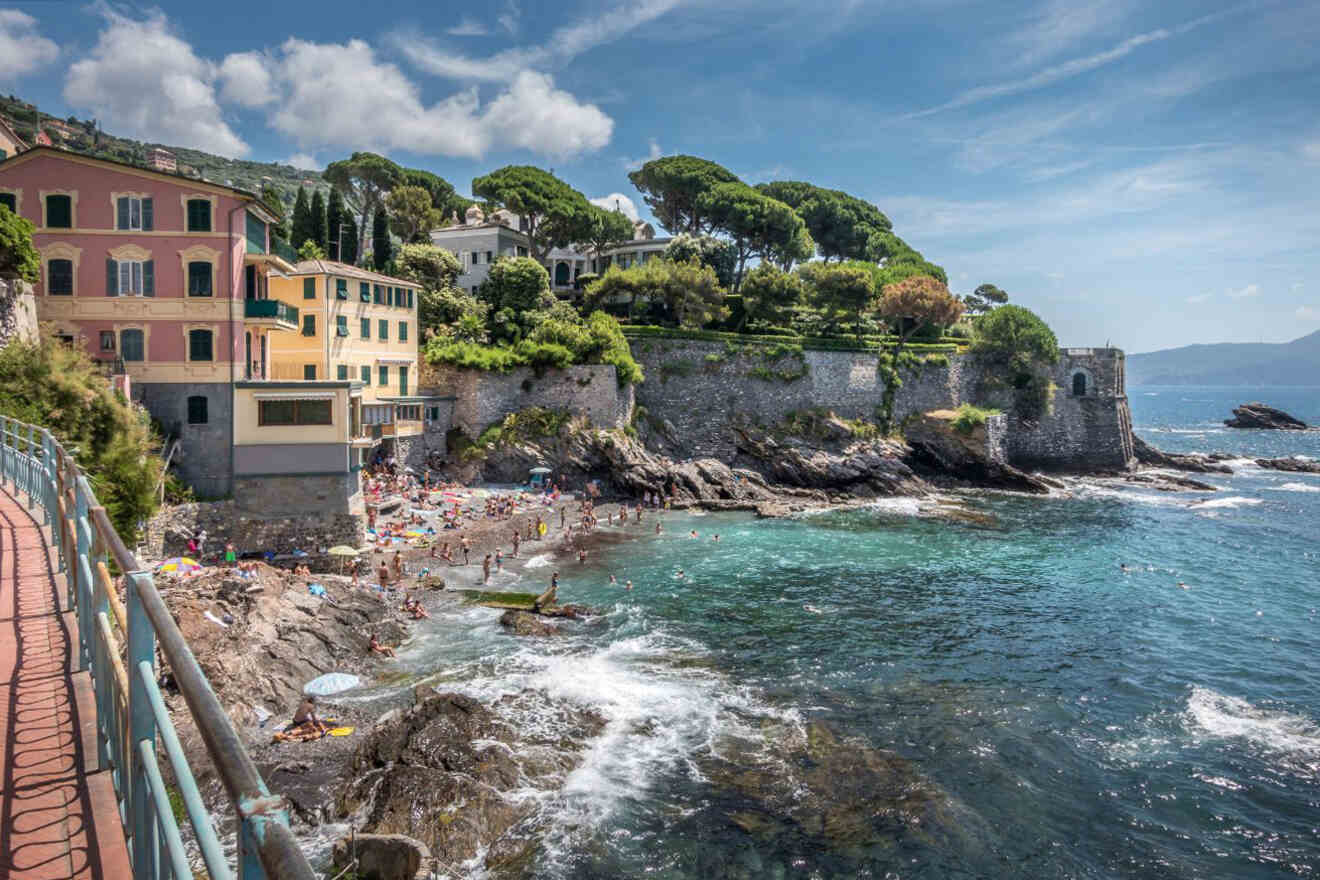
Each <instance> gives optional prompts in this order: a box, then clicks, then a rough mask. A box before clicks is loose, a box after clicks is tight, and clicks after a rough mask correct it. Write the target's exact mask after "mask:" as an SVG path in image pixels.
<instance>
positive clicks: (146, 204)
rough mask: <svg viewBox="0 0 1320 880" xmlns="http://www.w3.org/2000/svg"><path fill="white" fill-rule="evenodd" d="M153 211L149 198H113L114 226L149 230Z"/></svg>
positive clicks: (151, 224)
mask: <svg viewBox="0 0 1320 880" xmlns="http://www.w3.org/2000/svg"><path fill="white" fill-rule="evenodd" d="M154 213H155V212H154V211H153V210H152V200H151V199H139V198H137V197H135V196H120V197H119V198H117V199H116V200H115V228H116V229H141V230H142V231H143V232H150V231H151V229H152V226H153V223H152V215H153V214H154Z"/></svg>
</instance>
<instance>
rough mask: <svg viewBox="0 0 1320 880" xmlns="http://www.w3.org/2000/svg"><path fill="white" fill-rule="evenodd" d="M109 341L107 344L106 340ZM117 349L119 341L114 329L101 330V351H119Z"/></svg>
mask: <svg viewBox="0 0 1320 880" xmlns="http://www.w3.org/2000/svg"><path fill="white" fill-rule="evenodd" d="M107 341H108V342H109V343H110V344H109V345H106V342H107ZM117 350H118V343H117V340H116V339H115V331H113V330H102V331H101V351H117Z"/></svg>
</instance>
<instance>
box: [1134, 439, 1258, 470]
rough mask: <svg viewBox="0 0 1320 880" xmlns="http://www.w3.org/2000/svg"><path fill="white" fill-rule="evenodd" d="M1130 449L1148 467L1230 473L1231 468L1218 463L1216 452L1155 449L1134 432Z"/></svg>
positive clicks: (1220, 458) (1218, 457)
mask: <svg viewBox="0 0 1320 880" xmlns="http://www.w3.org/2000/svg"><path fill="white" fill-rule="evenodd" d="M1132 449H1133V451H1134V452H1135V453H1136V456H1137V461H1138V462H1140V463H1141V464H1144V465H1148V466H1150V467H1159V468H1169V469H1170V470H1177V471H1191V472H1193V473H1200V474H1212V473H1213V474H1231V473H1233V469H1232V468H1230V467H1229V466H1228V465H1225V464H1220V463H1219V462H1220V461H1222V460H1223V458H1222V457H1220V456H1219V455H1218V454H1217V453H1216V454H1212V455H1200V454H1191V455H1180V454H1177V453H1173V452H1165V451H1163V450H1162V449H1156V448H1155V447H1154V446H1151V445H1150V444H1149V443H1147V442H1146V441H1145V440H1142V439H1141V438H1140V437H1138V436H1137V435H1136V434H1133V435H1132Z"/></svg>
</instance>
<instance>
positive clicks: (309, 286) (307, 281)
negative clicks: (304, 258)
mask: <svg viewBox="0 0 1320 880" xmlns="http://www.w3.org/2000/svg"><path fill="white" fill-rule="evenodd" d="M303 299H316V279H315V278H304V279H303Z"/></svg>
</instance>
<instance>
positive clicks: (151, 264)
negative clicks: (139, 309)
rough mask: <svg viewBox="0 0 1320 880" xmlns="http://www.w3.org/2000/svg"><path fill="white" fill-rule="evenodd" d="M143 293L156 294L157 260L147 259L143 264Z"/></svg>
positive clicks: (144, 294) (145, 294)
mask: <svg viewBox="0 0 1320 880" xmlns="http://www.w3.org/2000/svg"><path fill="white" fill-rule="evenodd" d="M142 295H143V296H155V295H156V261H155V260H147V261H146V262H145V263H143V264H142Z"/></svg>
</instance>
